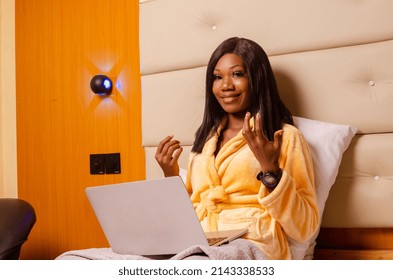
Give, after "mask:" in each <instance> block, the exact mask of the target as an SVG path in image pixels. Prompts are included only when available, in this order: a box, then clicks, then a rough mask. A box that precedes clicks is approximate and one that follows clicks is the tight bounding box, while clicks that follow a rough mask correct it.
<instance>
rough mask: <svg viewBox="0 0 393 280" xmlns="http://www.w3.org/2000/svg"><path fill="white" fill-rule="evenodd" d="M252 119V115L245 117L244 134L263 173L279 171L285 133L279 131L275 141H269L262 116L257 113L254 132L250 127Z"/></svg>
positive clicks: (248, 114)
mask: <svg viewBox="0 0 393 280" xmlns="http://www.w3.org/2000/svg"><path fill="white" fill-rule="evenodd" d="M250 119H251V114H250V113H249V112H247V113H246V115H245V117H244V123H243V130H242V133H243V136H244V138H245V139H246V142H247V144H248V146H249V147H250V149H251V151H252V152H253V154H254V156H255V157H256V159H257V160H258V162H259V164H260V165H261V169H262V171H263V172H266V171H271V172H276V171H278V170H279V169H280V167H279V165H278V159H279V157H280V150H281V144H282V136H283V133H284V131H283V130H277V131H276V132H275V133H274V139H273V141H269V139H267V138H266V136H265V134H264V133H263V130H262V127H261V114H260V113H257V115H256V119H255V128H254V131H253V130H252V129H251V127H250Z"/></svg>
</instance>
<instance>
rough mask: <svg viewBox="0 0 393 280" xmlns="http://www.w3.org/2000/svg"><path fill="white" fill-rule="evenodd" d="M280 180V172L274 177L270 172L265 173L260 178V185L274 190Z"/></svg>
mask: <svg viewBox="0 0 393 280" xmlns="http://www.w3.org/2000/svg"><path fill="white" fill-rule="evenodd" d="M280 179H281V172H279V174H278V175H275V174H274V173H271V172H266V173H265V174H264V175H263V177H262V183H263V184H264V185H265V186H266V187H268V188H275V187H276V186H277V185H278V182H279V181H280Z"/></svg>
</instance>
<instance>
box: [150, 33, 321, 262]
mask: <svg viewBox="0 0 393 280" xmlns="http://www.w3.org/2000/svg"><path fill="white" fill-rule="evenodd" d="M205 98H206V101H205V111H204V116H203V121H202V124H201V126H200V127H199V129H198V130H197V132H196V135H195V142H194V144H193V147H192V153H191V156H190V160H189V165H188V172H187V180H186V186H187V189H188V191H189V193H190V197H191V200H192V202H193V204H194V207H195V210H196V212H197V215H198V217H199V219H200V221H201V224H202V226H203V228H204V230H205V231H214V230H226V229H236V228H244V227H246V228H248V229H249V232H248V233H247V234H246V235H245V236H244V238H246V239H248V240H250V241H252V242H254V243H255V244H257V245H258V247H259V249H260V250H261V251H262V252H263V253H264V254H265V255H266V256H267V257H268V258H270V259H290V258H291V254H290V250H289V244H288V240H287V237H290V238H292V239H294V240H297V241H304V240H307V239H308V238H310V237H311V236H312V235H313V234H314V233H315V231H316V229H317V226H318V222H319V218H318V217H319V216H318V208H317V202H316V195H315V188H314V173H313V166H312V159H311V155H310V151H309V148H308V145H307V143H306V141H305V139H304V138H303V135H302V134H301V132H300V131H299V130H297V129H296V128H295V127H294V126H293V120H292V116H291V114H290V112H289V111H288V109H287V108H286V107H285V105H284V104H283V102H282V101H281V99H280V97H279V93H278V89H277V85H276V81H275V78H274V74H273V71H272V68H271V66H270V63H269V60H268V57H267V55H266V53H265V52H264V50H263V49H262V48H261V47H260V46H259V45H258V44H257V43H255V42H253V41H251V40H248V39H244V38H237V37H234V38H229V39H227V40H225V41H224V42H222V43H221V44H220V45H219V46H218V47H217V49H216V50H215V51H214V52H213V54H212V56H211V58H210V60H209V63H208V67H207V72H206V96H205ZM181 152H182V147H181V145H180V143H179V141H177V140H176V139H174V138H173V136H168V137H166V138H165V139H164V140H162V141H161V142H160V144H159V146H158V148H157V152H156V160H157V162H158V163H159V165H160V166H161V168H162V170H163V172H164V175H165V176H178V175H179V165H178V158H179V156H180V154H181Z"/></svg>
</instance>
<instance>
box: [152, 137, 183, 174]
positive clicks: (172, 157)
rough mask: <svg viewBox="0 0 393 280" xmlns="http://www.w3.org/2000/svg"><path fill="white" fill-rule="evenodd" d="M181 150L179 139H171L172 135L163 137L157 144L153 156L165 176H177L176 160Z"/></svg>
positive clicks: (177, 166)
mask: <svg viewBox="0 0 393 280" xmlns="http://www.w3.org/2000/svg"><path fill="white" fill-rule="evenodd" d="M182 151H183V148H182V146H180V141H178V140H176V139H173V135H170V136H167V137H165V138H164V139H163V140H162V141H161V142H160V144H158V147H157V151H156V155H155V158H156V161H157V162H158V164H159V165H160V167H161V169H162V171H163V172H164V176H165V177H170V176H179V172H180V170H179V164H178V160H179V157H180V154H181V153H182Z"/></svg>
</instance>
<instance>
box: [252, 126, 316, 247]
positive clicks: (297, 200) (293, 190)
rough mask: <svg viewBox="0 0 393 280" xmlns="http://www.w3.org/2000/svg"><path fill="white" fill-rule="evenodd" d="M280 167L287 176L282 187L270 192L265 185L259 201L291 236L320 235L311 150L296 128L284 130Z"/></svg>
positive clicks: (298, 237)
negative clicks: (318, 231) (317, 232)
mask: <svg viewBox="0 0 393 280" xmlns="http://www.w3.org/2000/svg"><path fill="white" fill-rule="evenodd" d="M279 165H280V167H281V168H282V170H283V175H282V177H281V180H280V182H279V184H278V186H277V187H276V188H275V189H274V190H273V191H272V192H271V193H269V192H268V190H267V188H266V187H265V186H264V185H263V184H261V189H260V191H259V194H258V201H259V203H260V204H261V205H262V206H263V207H264V208H265V209H266V211H267V212H268V213H269V215H270V217H271V219H273V220H275V221H277V222H278V223H279V224H280V226H281V228H282V229H283V231H284V232H285V233H286V234H287V235H288V236H290V237H291V238H293V239H295V240H297V241H305V240H307V239H308V238H310V237H311V236H312V235H313V234H314V233H315V232H316V230H317V228H318V223H319V214H318V206H317V199H316V194H315V186H314V170H313V165H312V158H311V154H310V150H309V147H308V144H307V142H306V141H305V139H304V137H303V135H302V134H301V132H300V131H299V130H297V129H296V128H294V127H293V126H289V125H285V127H284V136H283V143H282V147H281V154H280V160H279Z"/></svg>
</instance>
